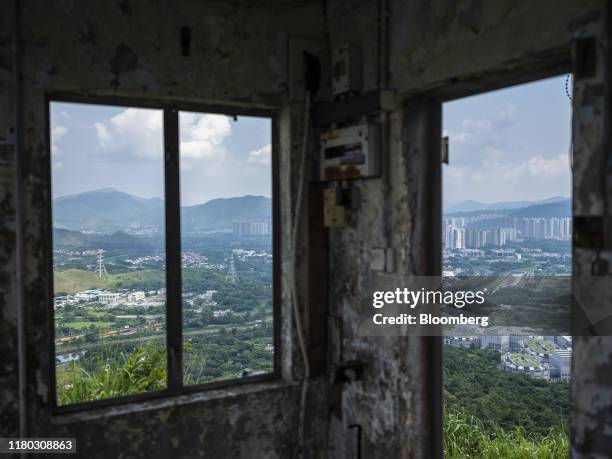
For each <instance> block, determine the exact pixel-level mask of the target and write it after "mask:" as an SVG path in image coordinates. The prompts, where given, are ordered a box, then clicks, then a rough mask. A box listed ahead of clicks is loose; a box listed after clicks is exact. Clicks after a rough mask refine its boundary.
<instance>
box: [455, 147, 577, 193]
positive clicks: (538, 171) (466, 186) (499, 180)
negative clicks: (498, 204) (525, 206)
mask: <svg viewBox="0 0 612 459" xmlns="http://www.w3.org/2000/svg"><path fill="white" fill-rule="evenodd" d="M570 183H571V170H570V164H569V155H568V154H559V155H557V156H554V157H549V158H546V157H544V155H542V154H536V155H533V156H531V157H529V158H527V159H525V160H524V161H519V162H513V161H512V156H511V155H508V154H504V153H503V152H501V151H498V150H495V149H490V151H489V154H488V155H485V156H484V157H482V158H481V160H480V163H479V164H478V165H477V166H474V165H454V166H452V167H448V168H445V170H444V188H445V199H448V200H449V201H452V200H455V201H460V200H463V199H477V200H479V201H486V202H493V201H508V200H512V199H535V198H546V197H550V196H553V195H558V194H567V192H565V193H564V192H563V191H560V190H568V189H569V186H570V185H569V184H570ZM477 190H480V192H475V191H477ZM536 190H537V193H536V194H534V192H535V191H536Z"/></svg>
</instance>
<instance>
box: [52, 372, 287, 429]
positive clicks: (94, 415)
mask: <svg viewBox="0 0 612 459" xmlns="http://www.w3.org/2000/svg"><path fill="white" fill-rule="evenodd" d="M292 386H293V384H291V383H289V382H287V381H284V380H282V379H273V380H271V381H264V382H259V383H252V384H241V385H232V386H227V387H224V388H219V389H210V390H202V391H199V392H192V393H185V394H179V395H153V394H152V398H151V399H147V400H142V401H138V402H126V403H123V404H118V405H113V406H105V407H101V408H89V409H86V408H83V409H82V410H80V411H76V412H65V413H62V412H56V413H54V414H53V416H52V423H53V424H55V425H63V424H72V423H75V422H82V421H88V420H95V419H100V418H108V417H114V416H123V415H126V414H134V413H140V412H146V411H155V410H163V409H167V408H172V407H177V406H184V405H192V404H197V403H206V402H209V401H213V400H222V399H232V398H235V397H240V396H243V395H249V394H258V393H262V392H267V391H273V390H281V389H286V388H289V387H292Z"/></svg>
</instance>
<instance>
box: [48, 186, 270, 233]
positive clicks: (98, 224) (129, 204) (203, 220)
mask: <svg viewBox="0 0 612 459" xmlns="http://www.w3.org/2000/svg"><path fill="white" fill-rule="evenodd" d="M271 216H272V200H271V199H270V198H266V197H264V196H251V195H247V196H240V197H235V198H218V199H213V200H210V201H207V202H205V203H203V204H197V205H193V206H184V207H182V208H181V225H182V228H181V229H182V231H186V232H189V231H215V230H228V229H231V228H232V223H233V222H234V221H236V220H243V221H253V220H257V219H262V218H264V219H266V218H271ZM163 226H164V201H163V200H162V199H159V198H140V197H137V196H134V195H131V194H129V193H125V192H123V191H119V190H116V189H114V188H104V189H100V190H95V191H87V192H84V193H79V194H74V195H70V196H62V197H59V198H55V199H54V200H53V227H54V228H58V229H67V230H76V231H96V232H106V233H115V232H117V231H120V232H121V231H128V232H130V230H134V229H138V228H143V227H155V228H158V229H161V228H163Z"/></svg>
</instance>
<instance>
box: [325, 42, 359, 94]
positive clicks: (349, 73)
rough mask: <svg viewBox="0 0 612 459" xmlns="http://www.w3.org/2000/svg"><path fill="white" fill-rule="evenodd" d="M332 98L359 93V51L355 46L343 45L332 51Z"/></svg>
mask: <svg viewBox="0 0 612 459" xmlns="http://www.w3.org/2000/svg"><path fill="white" fill-rule="evenodd" d="M331 74H332V96H334V97H337V96H341V95H344V94H350V93H357V92H360V91H361V50H360V49H359V47H358V46H355V45H343V46H339V47H338V48H335V49H334V50H333V51H332V62H331Z"/></svg>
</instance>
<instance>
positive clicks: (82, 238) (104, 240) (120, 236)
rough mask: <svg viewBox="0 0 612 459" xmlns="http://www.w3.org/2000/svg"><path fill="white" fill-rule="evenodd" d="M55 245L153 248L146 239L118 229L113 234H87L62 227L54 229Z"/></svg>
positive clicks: (56, 246)
mask: <svg viewBox="0 0 612 459" xmlns="http://www.w3.org/2000/svg"><path fill="white" fill-rule="evenodd" d="M53 247H54V248H55V249H63V250H94V249H103V250H143V249H151V247H152V245H151V244H150V243H149V241H147V240H146V239H143V238H140V237H137V236H132V235H130V234H127V233H124V232H123V231H117V232H116V233H113V234H104V235H97V234H85V233H81V232H80V231H71V230H66V229H62V228H54V229H53Z"/></svg>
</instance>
